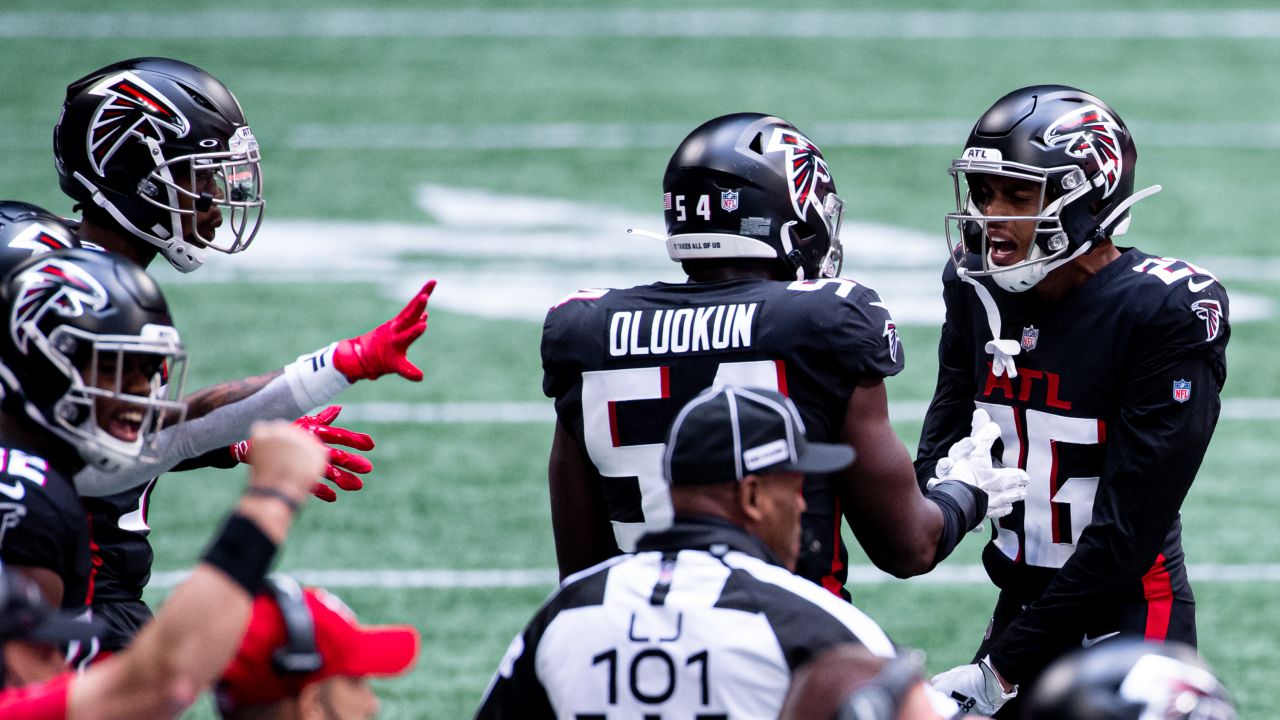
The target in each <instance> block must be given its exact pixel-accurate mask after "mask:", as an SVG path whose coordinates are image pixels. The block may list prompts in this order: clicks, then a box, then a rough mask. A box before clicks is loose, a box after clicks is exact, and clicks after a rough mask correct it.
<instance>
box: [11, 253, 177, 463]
mask: <svg viewBox="0 0 1280 720" xmlns="http://www.w3.org/2000/svg"><path fill="white" fill-rule="evenodd" d="M0 313H3V317H4V319H5V321H6V331H5V332H4V333H0V383H2V384H3V388H4V391H5V408H6V411H8V412H17V413H22V414H24V415H25V416H26V417H28V418H30V419H31V420H33V421H35V422H36V423H37V424H39V425H40V426H42V427H44V428H45V429H46V430H48V431H50V432H52V433H53V434H55V435H57V436H58V437H59V438H61V439H62V440H63V441H65V442H67V443H68V444H70V445H72V446H73V447H75V448H76V450H77V451H79V453H80V456H81V457H82V458H83V459H84V460H85V462H87V463H89V464H91V465H93V466H94V467H97V468H99V469H101V470H103V471H104V472H116V471H119V470H120V469H122V468H125V467H128V466H130V465H132V464H133V463H135V462H137V461H139V460H151V459H154V458H155V450H156V447H155V440H156V435H157V434H158V433H159V431H160V430H161V429H162V428H163V427H167V426H168V425H170V424H173V423H175V422H180V421H181V419H182V417H183V415H184V413H185V407H186V406H185V404H184V403H183V402H181V401H180V400H179V398H180V397H181V394H182V387H183V384H184V382H185V376H186V353H185V351H184V350H183V348H182V343H181V341H180V339H179V337H178V331H177V330H176V329H174V327H173V321H172V320H171V319H170V317H169V308H168V305H167V304H166V303H165V299H164V296H163V295H161V294H160V289H159V288H158V287H157V286H156V284H155V281H153V280H152V279H151V278H150V277H148V276H147V274H146V273H144V272H143V271H142V269H141V268H139V267H138V266H136V265H134V264H133V263H131V262H129V261H128V260H125V259H123V258H119V257H116V256H114V255H111V254H109V253H104V252H99V251H95V250H89V249H75V250H57V251H53V252H49V253H42V254H40V255H36V256H34V257H31V258H29V259H28V260H26V261H24V262H23V263H20V264H19V265H18V266H17V267H15V268H14V269H13V270H12V271H11V272H10V273H9V275H8V276H6V277H5V279H4V281H3V283H0Z"/></svg>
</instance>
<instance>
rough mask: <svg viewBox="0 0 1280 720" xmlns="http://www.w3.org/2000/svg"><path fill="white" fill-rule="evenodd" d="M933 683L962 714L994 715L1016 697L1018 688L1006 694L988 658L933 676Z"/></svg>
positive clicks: (1015, 687) (1015, 686) (1014, 687)
mask: <svg viewBox="0 0 1280 720" xmlns="http://www.w3.org/2000/svg"><path fill="white" fill-rule="evenodd" d="M932 682H933V686H934V687H935V688H937V689H938V690H939V691H940V692H942V693H943V694H944V695H946V696H947V697H949V698H951V699H952V700H955V701H956V702H957V703H958V704H959V705H960V710H961V711H962V712H966V713H973V714H975V715H988V716H989V715H994V714H995V712H996V711H997V710H999V709H1000V707H1001V706H1003V705H1004V704H1005V703H1007V702H1009V700H1011V699H1013V698H1014V697H1017V695H1018V686H1017V685H1014V686H1013V688H1012V689H1010V690H1009V691H1007V692H1006V691H1005V689H1004V685H1003V684H1002V683H1001V682H1000V677H999V676H998V675H996V671H995V670H993V669H992V667H991V660H990V658H983V659H982V660H980V661H978V662H976V663H974V664H972V665H961V666H960V667H958V668H952V669H951V670H948V671H946V672H944V673H939V674H938V675H934V676H933V681H932Z"/></svg>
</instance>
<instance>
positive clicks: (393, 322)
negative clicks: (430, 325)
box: [333, 280, 436, 382]
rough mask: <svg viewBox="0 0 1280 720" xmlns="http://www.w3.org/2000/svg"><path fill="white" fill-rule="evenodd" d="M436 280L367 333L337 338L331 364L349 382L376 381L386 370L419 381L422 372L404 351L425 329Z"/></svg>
mask: <svg viewBox="0 0 1280 720" xmlns="http://www.w3.org/2000/svg"><path fill="white" fill-rule="evenodd" d="M435 287H436V281H435V280H428V281H427V284H426V285H423V286H422V289H421V290H419V291H418V294H417V295H414V296H413V299H412V300H410V301H409V304H408V305H405V306H404V309H403V310H401V311H400V314H398V315H396V316H395V317H393V318H391V319H390V320H388V321H386V322H384V323H382V324H381V325H379V326H378V327H376V328H374V329H372V330H370V331H369V332H367V333H365V334H363V335H361V336H359V337H354V338H348V339H346V340H340V341H339V342H338V347H337V349H336V350H334V352H333V366H334V367H336V368H337V369H338V371H339V372H341V373H342V374H343V375H346V376H347V379H348V380H350V381H351V382H355V381H356V380H375V379H377V378H380V377H382V376H383V375H386V374H388V373H395V374H397V375H399V376H400V377H402V378H405V379H407V380H412V381H413V382H418V381H419V380H421V379H422V371H421V370H419V369H418V368H417V367H416V366H415V365H414V364H413V363H411V362H409V358H407V357H406V356H405V351H406V350H408V349H409V346H410V345H412V344H413V341H414V340H417V339H418V338H419V337H420V336H421V335H422V333H423V332H425V331H426V329H427V300H428V299H430V297H431V291H432V290H435Z"/></svg>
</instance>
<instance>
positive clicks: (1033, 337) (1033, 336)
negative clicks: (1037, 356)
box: [1022, 325, 1040, 352]
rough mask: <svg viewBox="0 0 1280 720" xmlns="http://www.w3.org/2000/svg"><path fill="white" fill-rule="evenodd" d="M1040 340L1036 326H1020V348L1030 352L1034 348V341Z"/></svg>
mask: <svg viewBox="0 0 1280 720" xmlns="http://www.w3.org/2000/svg"><path fill="white" fill-rule="evenodd" d="M1039 340H1040V331H1039V330H1037V329H1036V326H1034V325H1032V326H1031V327H1024V328H1022V349H1023V350H1026V351H1027V352H1031V351H1032V350H1035V349H1036V343H1037V342H1039Z"/></svg>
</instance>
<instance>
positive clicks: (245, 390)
mask: <svg viewBox="0 0 1280 720" xmlns="http://www.w3.org/2000/svg"><path fill="white" fill-rule="evenodd" d="M435 285H436V283H435V281H434V280H431V281H428V282H427V283H426V284H425V285H423V287H422V288H421V289H420V290H418V292H417V293H416V294H414V296H413V298H411V299H410V300H409V302H408V304H407V305H405V307H404V308H403V309H402V310H401V311H400V312H399V313H397V314H396V316H395V317H394V318H392V319H391V320H388V321H387V322H385V323H382V324H381V325H379V326H378V327H376V328H374V329H373V330H370V331H369V332H367V333H364V334H363V335H359V336H356V337H353V338H348V339H346V340H340V341H338V342H336V343H333V344H331V345H329V346H327V347H325V348H322V349H321V350H318V351H316V352H314V353H309V354H307V355H303V356H301V357H299V358H298V359H297V360H296V361H294V362H292V363H290V364H289V365H286V366H285V367H284V368H281V369H280V370H275V371H272V372H270V373H266V374H264V375H258V376H255V377H252V378H246V379H243V380H235V381H231V382H227V383H221V384H218V385H214V386H212V387H209V388H205V389H203V390H199V391H197V392H195V393H192V394H191V395H190V396H189V398H188V403H189V404H188V408H189V411H188V419H187V420H186V421H185V422H182V423H178V424H177V425H173V426H170V427H168V428H165V429H164V430H163V431H162V432H161V436H160V438H159V441H158V443H157V445H158V447H159V451H158V453H157V457H156V459H155V460H154V461H153V462H148V463H139V464H137V465H135V466H134V467H133V468H131V469H130V470H128V471H127V472H118V473H111V474H105V473H101V472H98V471H95V470H94V469H92V468H85V469H84V470H82V471H81V472H80V473H79V474H77V475H76V478H75V482H76V489H77V491H78V492H79V493H80V494H81V495H84V496H89V497H98V496H103V495H111V494H114V493H117V492H121V491H123V490H127V489H129V488H132V487H136V486H138V485H140V484H142V483H144V482H147V481H149V480H150V479H151V478H153V477H156V476H157V475H160V474H161V473H164V472H167V471H169V470H171V469H173V468H174V467H175V466H177V465H178V464H179V463H180V462H182V461H183V460H187V459H189V458H195V457H199V456H201V455H204V454H205V453H208V452H210V451H213V450H218V449H221V448H226V447H229V446H231V445H232V444H234V443H237V442H240V441H242V440H244V439H245V429H246V428H248V427H249V425H250V424H252V423H253V422H255V421H259V420H293V419H295V418H298V417H299V416H302V415H304V414H305V413H308V412H310V411H311V409H312V408H316V407H319V406H322V405H325V404H327V403H328V402H329V401H330V400H332V399H333V398H335V397H337V395H338V394H339V393H340V392H342V391H343V390H345V389H347V388H348V387H350V386H351V384H352V383H354V382H356V381H357V380H373V379H377V378H379V377H382V376H384V375H388V374H396V375H399V376H401V377H403V378H405V379H407V380H411V381H414V382H417V381H419V380H421V379H422V377H423V374H422V370H420V369H419V368H418V367H416V366H415V365H414V364H413V363H412V362H410V361H409V359H408V356H407V351H408V349H409V347H410V346H411V345H412V344H413V343H414V342H415V341H416V340H417V339H418V338H419V337H421V336H422V334H423V333H424V332H425V331H426V328H427V310H426V308H427V301H428V300H429V299H430V297H431V292H432V291H433V290H434V289H435ZM348 469H350V468H348ZM340 486H341V485H340ZM344 489H345V488H344Z"/></svg>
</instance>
